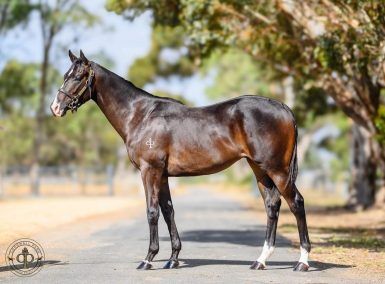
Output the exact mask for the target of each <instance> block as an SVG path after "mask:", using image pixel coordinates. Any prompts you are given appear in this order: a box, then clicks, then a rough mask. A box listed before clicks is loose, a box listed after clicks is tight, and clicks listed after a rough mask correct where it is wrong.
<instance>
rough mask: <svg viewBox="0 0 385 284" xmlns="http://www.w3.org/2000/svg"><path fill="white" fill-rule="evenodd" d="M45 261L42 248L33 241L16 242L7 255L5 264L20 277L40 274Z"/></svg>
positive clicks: (11, 245) (22, 240) (9, 248)
mask: <svg viewBox="0 0 385 284" xmlns="http://www.w3.org/2000/svg"><path fill="white" fill-rule="evenodd" d="M44 259H45V255H44V250H43V248H42V246H41V245H40V244H39V243H38V242H36V241H34V240H32V239H19V240H16V241H14V242H13V243H12V244H10V246H9V247H8V249H7V252H6V253H5V262H6V263H7V265H8V266H9V267H10V269H11V271H12V272H13V273H14V274H16V275H18V276H32V275H34V274H36V273H38V272H39V271H40V269H41V267H42V265H43V262H44Z"/></svg>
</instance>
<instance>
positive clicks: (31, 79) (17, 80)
mask: <svg viewBox="0 0 385 284" xmlns="http://www.w3.org/2000/svg"><path fill="white" fill-rule="evenodd" d="M37 72H38V67H37V65H36V64H32V63H26V64H24V63H21V62H18V61H16V60H10V61H8V62H7V63H6V65H5V67H4V69H3V70H2V71H1V73H0V114H2V115H4V114H7V113H10V112H11V111H12V110H13V109H15V108H19V109H21V108H22V107H23V103H24V102H25V101H26V100H27V99H28V98H29V97H32V96H33V95H36V93H37V91H38V90H37V89H38V86H37V83H38V78H37V77H38V74H37Z"/></svg>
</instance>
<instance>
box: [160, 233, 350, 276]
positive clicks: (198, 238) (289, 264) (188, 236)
mask: <svg viewBox="0 0 385 284" xmlns="http://www.w3.org/2000/svg"><path fill="white" fill-rule="evenodd" d="M162 239H163V240H169V239H168V238H162ZM181 239H182V242H200V243H229V244H235V245H243V246H252V247H256V246H258V245H259V246H261V245H262V244H263V242H264V239H265V230H264V227H263V228H262V227H261V229H259V230H258V229H257V230H247V229H246V230H191V231H184V232H182V234H181ZM276 246H277V247H292V246H291V243H290V241H289V240H287V239H285V238H283V237H282V236H279V235H278V236H277V243H276ZM184 262H185V264H184V265H183V267H186V268H189V267H196V266H205V265H251V263H252V261H244V260H228V259H224V260H223V259H222V260H220V259H184ZM309 264H310V266H311V267H312V269H311V270H310V271H324V270H327V269H330V268H350V267H352V266H351V265H342V264H336V263H327V262H320V261H309ZM295 265H296V262H294V261H269V262H268V266H269V267H270V269H288V268H293V267H294V266H295Z"/></svg>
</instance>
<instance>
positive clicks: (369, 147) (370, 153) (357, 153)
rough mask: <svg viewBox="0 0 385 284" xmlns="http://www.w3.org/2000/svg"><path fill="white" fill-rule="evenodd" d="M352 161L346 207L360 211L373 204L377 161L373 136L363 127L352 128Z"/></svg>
mask: <svg viewBox="0 0 385 284" xmlns="http://www.w3.org/2000/svg"><path fill="white" fill-rule="evenodd" d="M352 138H353V139H352V161H351V175H352V176H351V182H350V187H349V200H348V204H347V206H348V207H349V208H351V209H356V210H362V209H365V208H368V207H370V206H372V205H373V204H374V202H375V193H376V171H377V161H376V153H375V148H374V145H373V136H372V135H371V133H370V132H369V131H368V130H366V129H365V128H364V127H362V126H359V125H357V124H354V125H353V127H352Z"/></svg>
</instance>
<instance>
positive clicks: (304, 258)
mask: <svg viewBox="0 0 385 284" xmlns="http://www.w3.org/2000/svg"><path fill="white" fill-rule="evenodd" d="M308 258H309V253H308V252H307V250H305V249H304V248H303V247H301V257H300V258H299V260H298V262H302V263H304V264H306V265H307V266H309V263H308V262H307V260H308Z"/></svg>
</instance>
